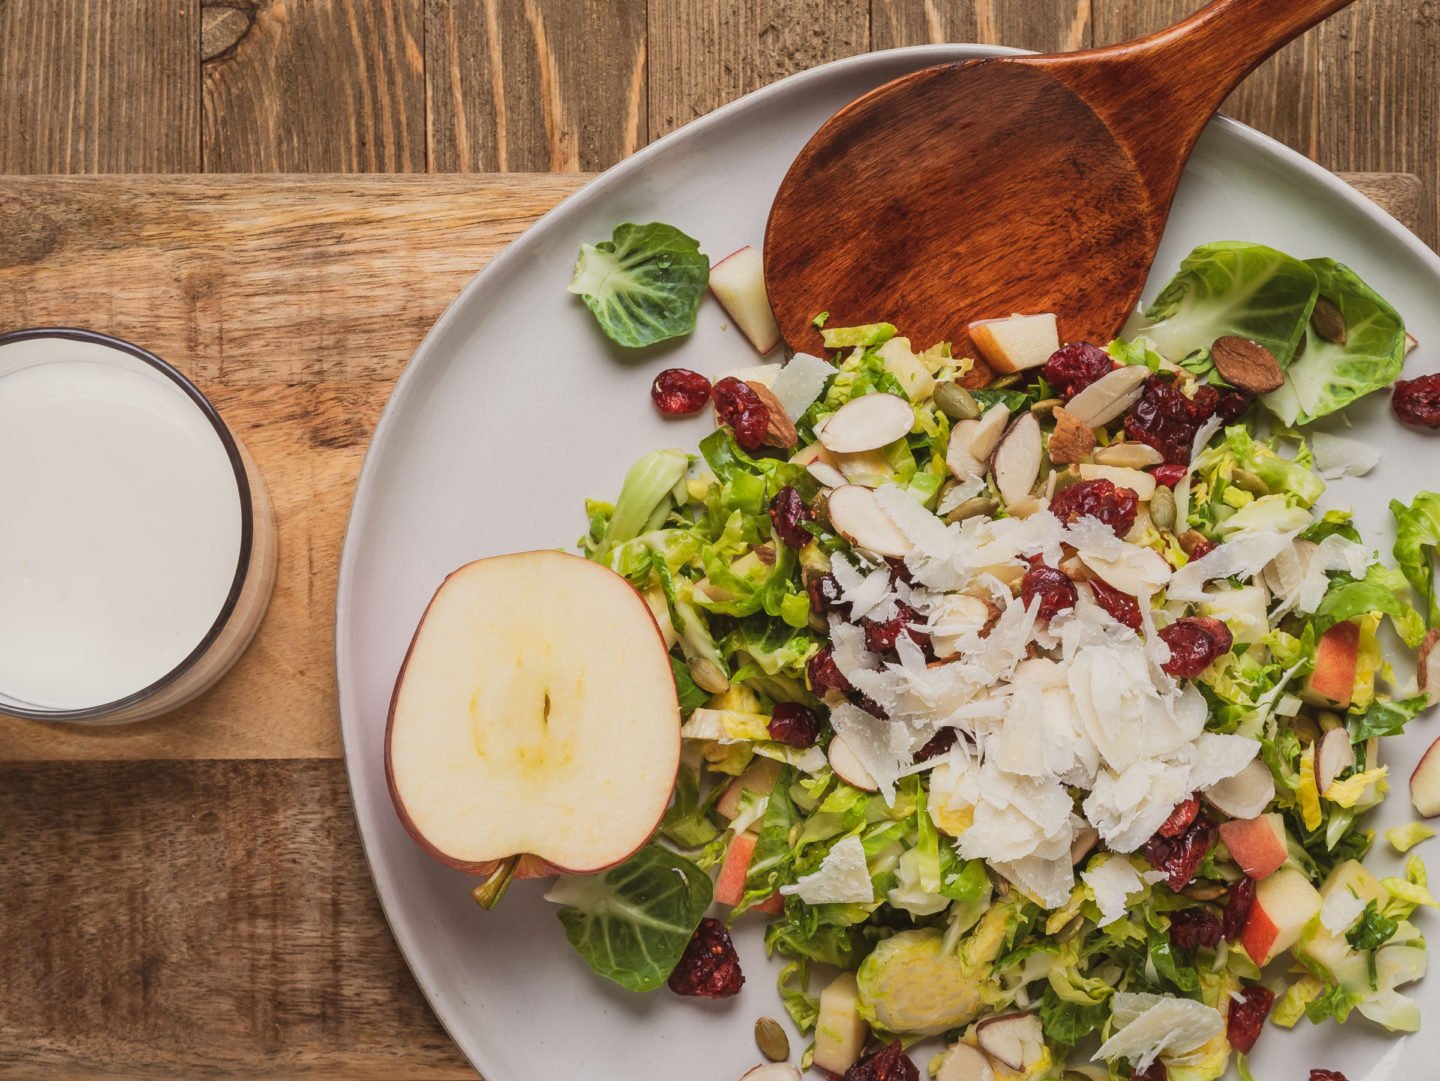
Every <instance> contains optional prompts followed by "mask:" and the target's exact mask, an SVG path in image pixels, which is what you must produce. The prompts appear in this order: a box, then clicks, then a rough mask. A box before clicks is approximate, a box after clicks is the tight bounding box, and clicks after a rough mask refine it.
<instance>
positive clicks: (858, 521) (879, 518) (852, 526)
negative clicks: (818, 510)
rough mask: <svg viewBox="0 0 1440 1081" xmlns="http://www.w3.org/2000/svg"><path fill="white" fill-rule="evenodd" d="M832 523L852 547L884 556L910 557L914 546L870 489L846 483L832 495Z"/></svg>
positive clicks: (829, 509)
mask: <svg viewBox="0 0 1440 1081" xmlns="http://www.w3.org/2000/svg"><path fill="white" fill-rule="evenodd" d="M826 506H827V509H828V512H829V515H830V524H831V525H833V526H834V527H835V530H836V532H838V533H839V534H840V535H841V536H842V537H844V538H845V539H846V540H848V541H849V542H850V543H851V544H853V545H856V546H857V547H860V548H865V549H868V550H869V551H872V552H874V553H875V554H876V555H880V556H890V557H892V558H896V559H899V558H900V557H902V556H905V555H908V554H909V552H910V549H911V548H912V547H913V545H912V544H911V543H910V539H909V538H908V537H906V536H905V534H904V533H901V532H900V530H898V529H897V528H895V523H894V522H892V521H891V520H890V518H889V516H888V515H887V514H886V513H885V512H884V511H883V510H882V509H881V508H880V501H879V500H878V499H876V498H875V493H874V492H873V491H871V490H870V489H869V488H862V487H861V486H860V485H858V484H845V485H842V486H841V487H839V488H836V489H835V490H834V491H833V492H831V493H830V499H829V501H828V503H827V504H826Z"/></svg>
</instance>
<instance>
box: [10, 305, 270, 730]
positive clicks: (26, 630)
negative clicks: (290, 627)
mask: <svg viewBox="0 0 1440 1081" xmlns="http://www.w3.org/2000/svg"><path fill="white" fill-rule="evenodd" d="M0 516H3V517H0V713H9V714H13V715H16V716H20V717H28V718H33V719H35V720H44V721H71V722H80V723H87V724H119V723H124V722H129V721H138V720H144V719H145V718H148V717H154V716H156V715H157V714H160V713H164V712H166V711H167V710H171V709H174V708H175V707H177V706H179V705H182V704H183V703H185V702H187V701H189V700H190V699H191V698H194V697H195V696H196V695H198V694H200V693H201V692H202V691H204V690H205V689H207V688H208V687H210V686H211V685H212V684H213V683H214V682H215V681H216V680H218V679H219V678H220V677H221V676H222V675H224V674H225V672H226V671H227V670H228V669H229V668H230V666H231V665H232V664H234V663H235V661H236V660H237V659H238V658H239V656H240V654H241V653H242V652H244V650H245V647H246V646H247V645H248V644H249V642H250V640H251V638H252V637H253V636H254V634H255V631H256V629H257V628H258V627H259V625H260V620H261V618H262V617H263V616H264V614H265V608H266V605H267V604H268V603H269V599H270V592H271V589H272V587H273V586H274V583H275V555H276V536H275V523H274V514H273V511H272V509H271V506H270V499H269V496H268V495H267V494H266V491H265V486H264V482H263V481H262V480H261V478H260V474H259V472H258V471H257V470H256V468H255V464H254V462H253V461H251V459H250V456H249V455H248V454H247V453H246V451H245V448H244V447H242V446H241V445H240V443H239V442H238V441H237V440H236V439H235V437H234V435H232V434H231V432H230V430H229V429H228V428H226V426H225V424H224V422H223V421H222V420H221V419H220V415H219V414H218V413H216V411H215V409H214V407H213V406H211V404H210V403H209V402H208V401H207V400H206V399H205V397H204V395H202V394H201V393H200V392H199V391H198V390H197V389H196V388H195V386H194V385H193V384H192V383H191V382H190V381H189V380H187V379H186V378H185V377H184V376H182V375H181V374H180V373H179V372H177V371H176V370H175V369H174V368H172V367H171V366H170V365H168V364H166V363H165V362H164V361H162V360H160V359H159V358H158V357H155V356H153V355H152V354H150V353H148V352H146V351H145V350H144V349H140V348H138V347H137V346H134V345H131V344H129V343H128V342H123V341H120V340H119V339H116V338H111V337H108V336H106V335H103V334H95V333H91V332H89V331H83V330H70V329H43V330H21V331H16V332H14V333H10V334H3V335H0Z"/></svg>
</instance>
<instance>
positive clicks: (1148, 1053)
mask: <svg viewBox="0 0 1440 1081" xmlns="http://www.w3.org/2000/svg"><path fill="white" fill-rule="evenodd" d="M1110 1009H1111V1014H1112V1018H1113V1022H1114V1025H1115V1032H1114V1035H1112V1036H1111V1037H1110V1038H1109V1039H1108V1040H1106V1041H1105V1042H1104V1043H1103V1044H1101V1045H1100V1050H1099V1051H1097V1052H1095V1056H1094V1059H1093V1061H1097V1062H1098V1061H1100V1060H1101V1059H1104V1060H1105V1061H1107V1062H1113V1061H1114V1060H1115V1059H1122V1058H1123V1059H1127V1060H1129V1062H1130V1064H1131V1065H1132V1066H1133V1067H1135V1069H1137V1070H1142V1071H1143V1070H1147V1069H1149V1068H1150V1065H1151V1064H1152V1063H1153V1062H1154V1061H1155V1060H1156V1059H1157V1058H1160V1057H1161V1056H1166V1057H1168V1055H1167V1053H1169V1052H1173V1053H1174V1054H1176V1055H1183V1054H1185V1053H1187V1052H1190V1051H1194V1050H1195V1049H1196V1048H1198V1047H1200V1046H1202V1045H1203V1044H1206V1043H1209V1042H1210V1041H1211V1040H1213V1039H1214V1038H1215V1037H1216V1036H1219V1035H1220V1034H1221V1033H1222V1032H1224V1031H1225V1019H1224V1018H1223V1017H1221V1016H1220V1012H1219V1011H1218V1010H1216V1009H1214V1008H1212V1007H1210V1006H1206V1005H1205V1004H1204V1003H1203V1002H1196V1001H1194V1000H1193V999H1188V998H1176V997H1174V996H1172V995H1148V994H1131V993H1128V992H1125V991H1120V992H1117V993H1116V994H1115V995H1113V996H1112V997H1111V999H1110Z"/></svg>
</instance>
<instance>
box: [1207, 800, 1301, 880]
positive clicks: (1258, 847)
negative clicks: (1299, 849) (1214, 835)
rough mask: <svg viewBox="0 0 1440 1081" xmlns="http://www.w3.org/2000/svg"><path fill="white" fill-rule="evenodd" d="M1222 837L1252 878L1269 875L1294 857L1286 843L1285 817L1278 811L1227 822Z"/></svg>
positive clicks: (1222, 824) (1221, 831)
mask: <svg viewBox="0 0 1440 1081" xmlns="http://www.w3.org/2000/svg"><path fill="white" fill-rule="evenodd" d="M1220 839H1221V840H1222V841H1224V842H1225V847H1226V848H1228V849H1229V850H1230V855H1232V856H1234V857H1235V862H1236V863H1238V864H1239V865H1240V869H1241V870H1242V871H1244V872H1245V873H1246V874H1247V875H1249V876H1250V877H1251V878H1268V877H1269V876H1270V875H1273V874H1274V873H1275V872H1276V871H1278V870H1279V869H1280V868H1281V867H1282V866H1283V865H1284V863H1285V861H1286V860H1287V859H1289V858H1290V852H1289V849H1288V848H1287V847H1286V844H1285V820H1284V819H1283V818H1281V817H1280V816H1279V815H1278V814H1263V815H1260V817H1258V818H1246V819H1236V820H1235V821H1232V822H1223V823H1221V825H1220Z"/></svg>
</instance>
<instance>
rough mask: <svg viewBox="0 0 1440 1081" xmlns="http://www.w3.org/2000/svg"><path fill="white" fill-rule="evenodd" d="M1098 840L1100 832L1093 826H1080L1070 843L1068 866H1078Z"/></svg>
mask: <svg viewBox="0 0 1440 1081" xmlns="http://www.w3.org/2000/svg"><path fill="white" fill-rule="evenodd" d="M1099 840H1100V831H1099V830H1097V829H1096V828H1095V827H1094V826H1082V827H1081V828H1080V829H1078V830H1076V831H1075V839H1074V840H1073V841H1071V842H1070V865H1071V866H1072V867H1076V866H1079V864H1080V861H1081V860H1083V859H1084V858H1085V857H1086V856H1088V855H1090V852H1091V850H1092V849H1094V847H1095V845H1096V844H1097V843H1098V842H1099Z"/></svg>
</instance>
